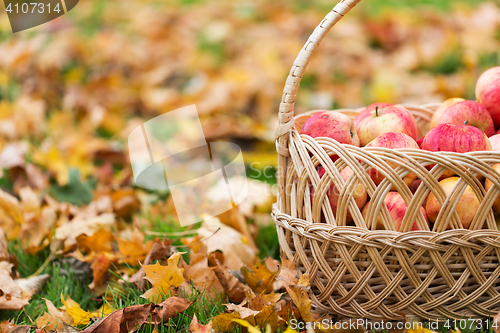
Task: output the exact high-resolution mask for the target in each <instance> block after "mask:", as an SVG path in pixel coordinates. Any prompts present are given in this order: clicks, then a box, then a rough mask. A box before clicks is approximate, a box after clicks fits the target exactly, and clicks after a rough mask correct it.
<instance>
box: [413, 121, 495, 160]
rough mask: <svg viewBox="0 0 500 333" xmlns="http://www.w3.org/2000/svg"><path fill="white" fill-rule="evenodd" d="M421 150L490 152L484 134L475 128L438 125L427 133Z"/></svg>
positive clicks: (489, 145) (488, 141) (489, 146)
mask: <svg viewBox="0 0 500 333" xmlns="http://www.w3.org/2000/svg"><path fill="white" fill-rule="evenodd" d="M422 149H425V150H430V151H453V152H457V153H467V152H469V151H481V150H491V144H490V140H488V137H487V136H486V134H484V132H483V131H481V130H480V129H478V128H477V127H474V126H469V125H455V124H440V125H438V126H436V127H434V128H432V129H431V130H430V131H429V133H427V135H426V136H425V138H424V141H423V142H422Z"/></svg>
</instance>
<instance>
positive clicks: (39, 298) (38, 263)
mask: <svg viewBox="0 0 500 333" xmlns="http://www.w3.org/2000/svg"><path fill="white" fill-rule="evenodd" d="M150 220H151V230H154V231H155V232H159V233H164V234H166V235H167V234H170V236H168V238H170V239H172V245H174V246H178V247H179V248H178V250H179V251H186V250H188V249H186V248H185V247H184V246H183V245H182V243H181V238H183V237H189V235H187V236H178V235H177V234H176V233H178V232H182V231H185V228H181V227H180V226H179V224H178V222H177V221H176V220H175V219H174V218H173V217H171V216H167V217H166V218H160V217H159V216H156V217H150ZM199 225H200V224H197V225H194V226H193V227H194V228H196V227H198V226H199ZM155 237H158V236H155V235H151V234H147V235H146V239H147V240H149V239H154V238H155ZM258 237H259V239H260V240H262V241H260V242H258V245H259V250H260V253H261V257H262V258H265V257H267V256H273V257H274V258H278V256H279V244H278V239H277V235H276V228H275V227H274V225H272V226H266V227H263V228H261V229H260V230H259V234H258ZM9 252H10V254H11V255H13V256H15V257H16V258H17V261H18V263H19V265H18V271H19V274H20V275H21V276H22V277H27V276H30V275H32V274H34V273H35V272H36V271H37V270H38V269H39V268H40V267H42V266H43V265H44V263H45V261H46V260H47V258H48V257H49V256H50V251H49V250H48V249H45V250H43V251H41V252H39V253H38V254H36V255H30V254H28V253H25V252H24V251H23V250H22V248H21V243H20V241H14V242H10V243H9ZM184 259H185V260H186V261H188V260H189V258H188V254H186V255H185V256H184ZM41 274H49V275H50V277H51V278H50V280H49V281H48V282H47V284H46V285H45V286H44V287H43V288H42V289H41V291H40V294H38V295H34V296H33V297H32V299H31V301H30V303H29V304H28V305H27V306H26V307H25V308H24V309H23V310H22V311H20V312H16V311H0V321H4V320H11V319H14V320H15V323H16V324H17V325H34V324H35V321H36V318H38V317H39V316H41V315H43V313H44V312H45V311H47V309H46V306H45V301H44V298H45V299H48V300H50V301H52V303H53V304H54V305H55V306H56V307H61V306H62V305H63V304H62V302H61V294H63V295H64V296H66V295H69V296H70V297H71V298H72V299H73V300H75V301H77V302H78V303H79V304H80V305H81V307H82V309H84V310H86V311H94V310H97V309H98V308H99V307H100V306H101V305H102V304H103V301H104V300H106V299H111V301H110V302H109V303H110V305H112V306H114V308H116V309H120V308H124V307H126V306H130V305H136V304H146V303H148V301H147V300H146V299H144V298H141V297H140V295H142V293H143V292H142V291H140V290H138V289H137V288H136V287H135V286H134V285H132V284H128V283H126V282H124V281H122V282H121V283H120V284H118V283H117V281H118V280H119V277H118V276H114V278H113V277H112V278H111V280H113V281H114V282H111V283H110V284H109V287H108V290H107V292H106V294H105V295H103V296H102V297H100V298H94V297H93V295H92V293H91V291H90V289H89V288H88V285H89V284H90V283H91V282H92V277H91V274H82V273H81V272H79V271H78V270H76V269H75V267H72V265H70V264H69V263H68V262H67V261H66V260H63V259H62V258H57V257H56V258H55V259H54V260H53V262H50V263H49V264H48V265H47V267H46V268H45V269H44V270H43V271H42V272H41ZM118 285H120V288H117V286H118ZM164 296H166V295H164ZM183 296H185V297H186V298H187V299H189V300H191V301H193V300H195V299H196V301H195V303H194V304H193V305H191V306H190V307H189V308H188V309H187V310H186V311H184V312H183V314H180V315H178V316H177V317H175V318H173V319H171V320H170V321H169V323H168V325H166V326H161V327H160V326H159V327H157V329H158V332H161V333H162V332H163V333H166V332H178V331H179V330H181V329H187V328H188V327H189V324H190V323H191V320H192V318H193V315H194V314H196V317H197V318H198V320H199V322H200V323H208V322H209V321H210V319H211V318H212V317H214V316H216V315H218V314H220V313H221V312H223V311H225V310H226V308H225V306H224V305H223V304H225V303H228V300H227V299H226V298H225V296H223V295H221V296H220V297H217V298H216V299H210V298H209V297H207V296H206V295H204V294H200V293H199V292H197V291H196V290H192V292H191V294H189V295H183ZM89 325H90V324H89ZM235 326H237V325H235ZM79 328H82V329H83V328H84V327H79ZM153 328H154V327H151V326H148V325H145V326H144V327H143V328H142V329H141V330H140V331H139V332H143V333H145V332H152V330H153ZM232 332H235V333H236V332H241V327H235V328H234V330H233V331H232Z"/></svg>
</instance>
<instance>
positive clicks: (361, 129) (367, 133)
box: [357, 105, 417, 146]
mask: <svg viewBox="0 0 500 333" xmlns="http://www.w3.org/2000/svg"><path fill="white" fill-rule="evenodd" d="M357 131H358V136H359V140H360V142H361V146H365V145H367V144H368V143H369V142H370V141H372V140H373V139H375V138H376V137H378V136H380V135H381V134H384V133H387V132H398V133H405V134H407V135H409V136H410V137H411V138H412V139H413V140H416V139H417V123H416V122H415V118H413V115H412V114H411V113H410V111H408V110H407V109H406V108H404V107H402V106H399V105H388V106H384V107H381V108H379V107H375V110H373V111H372V112H371V113H370V115H368V116H366V117H365V118H363V119H362V120H361V121H360V122H359V123H358V126H357Z"/></svg>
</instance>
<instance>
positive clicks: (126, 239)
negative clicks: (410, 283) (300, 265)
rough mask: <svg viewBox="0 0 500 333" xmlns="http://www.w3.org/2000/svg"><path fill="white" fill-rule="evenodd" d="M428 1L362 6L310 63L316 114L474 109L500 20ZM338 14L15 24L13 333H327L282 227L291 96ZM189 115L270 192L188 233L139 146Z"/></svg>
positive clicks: (3, 252)
mask: <svg viewBox="0 0 500 333" xmlns="http://www.w3.org/2000/svg"><path fill="white" fill-rule="evenodd" d="M416 3H417V2H410V1H383V0H370V1H366V3H365V2H361V3H360V5H359V6H358V8H356V9H355V10H353V12H352V13H350V14H349V15H348V16H347V17H346V18H345V19H344V20H343V21H342V22H341V23H339V25H338V26H336V27H335V29H333V30H332V32H331V34H330V35H329V36H328V37H327V38H325V40H324V41H323V44H322V46H321V51H319V52H318V53H317V54H316V55H315V57H314V59H313V60H312V61H311V63H310V65H309V68H308V71H307V73H306V75H305V76H304V78H303V80H302V84H301V88H300V92H299V96H298V99H297V112H298V113H300V112H304V111H306V110H310V109H315V108H327V109H332V108H340V107H360V106H363V105H366V104H369V103H372V102H375V101H383V102H389V103H400V102H405V103H430V102H439V101H442V100H444V99H446V98H449V97H456V96H462V97H463V96H465V97H468V98H473V97H474V96H473V87H474V84H475V78H477V76H478V75H479V73H481V72H482V71H483V70H484V69H486V68H489V67H492V66H497V65H498V64H499V63H500V56H499V55H500V53H499V51H498V50H500V5H499V4H498V2H494V1H479V0H474V1H467V2H466V1H449V0H446V1H426V2H422V5H417V4H416ZM332 5H333V3H331V2H330V1H326V0H321V1H315V2H314V4H312V3H311V2H310V1H285V0H278V1H265V0H256V1H229V0H227V1H226V0H221V1H205V0H196V1H187V0H182V1H181V0H177V1H169V2H163V1H156V0H128V1H104V0H86V1H81V2H80V3H79V4H78V6H77V7H76V8H75V9H74V10H72V11H71V12H70V13H69V14H67V15H65V16H63V17H61V18H59V19H57V20H55V21H53V22H51V23H48V24H46V25H43V26H41V27H38V28H35V29H32V30H30V31H27V32H23V33H18V34H15V35H12V34H11V33H10V27H9V26H8V20H7V18H6V15H5V11H4V10H0V226H1V229H0V310H1V312H0V321H1V324H0V331H1V332H2V333H3V332H29V331H35V330H37V332H44V331H45V332H49V331H58V332H76V331H79V330H83V332H120V333H122V332H134V331H139V332H179V331H183V332H185V331H190V332H207V331H210V330H211V329H213V330H215V331H223V332H225V331H234V332H238V331H242V330H248V331H250V332H256V330H261V329H262V330H264V331H269V332H275V331H285V330H287V332H293V330H292V329H291V328H290V327H289V325H288V324H287V323H288V322H289V320H290V319H291V318H295V319H298V320H303V321H308V322H315V321H319V320H320V319H321V318H320V314H316V313H312V312H311V300H310V297H309V295H308V288H309V281H308V276H307V275H302V276H301V277H300V278H299V276H298V275H297V274H296V271H295V267H294V264H293V263H292V262H288V261H286V260H280V258H279V244H278V240H277V236H276V231H275V228H274V224H273V222H272V220H271V218H270V215H269V213H270V207H271V203H272V202H273V201H274V199H275V198H274V193H275V188H274V186H273V184H274V183H275V176H274V168H275V167H276V155H275V153H274V143H273V140H274V130H275V129H276V127H277V117H276V113H277V106H278V104H279V101H280V97H281V91H282V89H283V85H284V80H285V78H286V75H287V73H288V70H289V68H290V66H291V64H292V62H293V59H294V58H295V56H296V55H297V53H298V51H299V50H300V48H301V46H302V44H303V42H304V41H305V39H306V38H307V36H308V35H309V34H310V32H311V31H312V30H313V28H314V27H315V26H316V25H317V24H318V23H319V22H320V21H321V18H322V17H323V16H324V15H325V14H326V13H327V12H328V11H329V10H330V9H331V7H332ZM190 104H196V106H197V109H198V112H199V113H200V115H201V120H202V125H203V130H204V133H205V135H206V138H207V140H209V141H213V140H218V139H224V140H232V141H234V142H236V143H238V144H239V145H240V146H241V147H242V148H243V150H244V158H245V163H246V165H247V174H248V176H249V177H250V178H251V179H250V180H249V181H250V182H251V187H250V188H251V193H250V195H249V197H248V198H247V199H246V200H245V201H244V202H243V203H242V204H240V205H239V206H238V207H236V208H234V209H232V210H231V211H229V212H226V213H224V214H222V215H220V216H218V217H216V218H212V219H209V220H207V221H204V222H203V223H199V224H196V225H193V226H190V227H187V228H181V227H180V226H179V223H178V221H177V218H176V213H175V209H174V207H173V202H172V199H171V197H170V195H169V193H168V191H163V192H162V191H145V190H142V189H140V188H137V187H136V186H134V182H133V177H132V171H131V168H130V162H129V160H128V153H127V146H126V144H127V137H128V135H129V134H130V133H131V131H132V130H133V129H134V128H136V127H137V126H139V125H140V124H142V123H143V122H144V121H146V120H148V119H151V118H153V117H155V116H157V115H159V114H162V113H164V112H168V111H171V110H174V109H177V108H179V107H183V106H186V105H190ZM179 139H180V140H182V138H179ZM256 240H258V241H256ZM254 327H258V329H256V328H254Z"/></svg>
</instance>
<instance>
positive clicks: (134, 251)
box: [118, 230, 154, 265]
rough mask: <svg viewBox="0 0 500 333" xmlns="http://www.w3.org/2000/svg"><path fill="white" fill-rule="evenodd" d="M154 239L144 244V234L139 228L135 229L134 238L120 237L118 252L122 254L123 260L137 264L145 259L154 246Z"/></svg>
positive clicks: (130, 263)
mask: <svg viewBox="0 0 500 333" xmlns="http://www.w3.org/2000/svg"><path fill="white" fill-rule="evenodd" d="M153 244H154V241H150V242H147V243H146V244H144V235H143V234H142V232H140V231H139V230H134V231H133V233H132V239H131V240H126V239H123V238H118V252H119V253H120V255H121V256H122V258H121V261H123V262H124V263H126V264H129V265H137V264H138V263H139V262H140V261H143V260H144V259H145V258H146V256H147V255H148V253H149V251H151V248H152V247H153Z"/></svg>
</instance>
